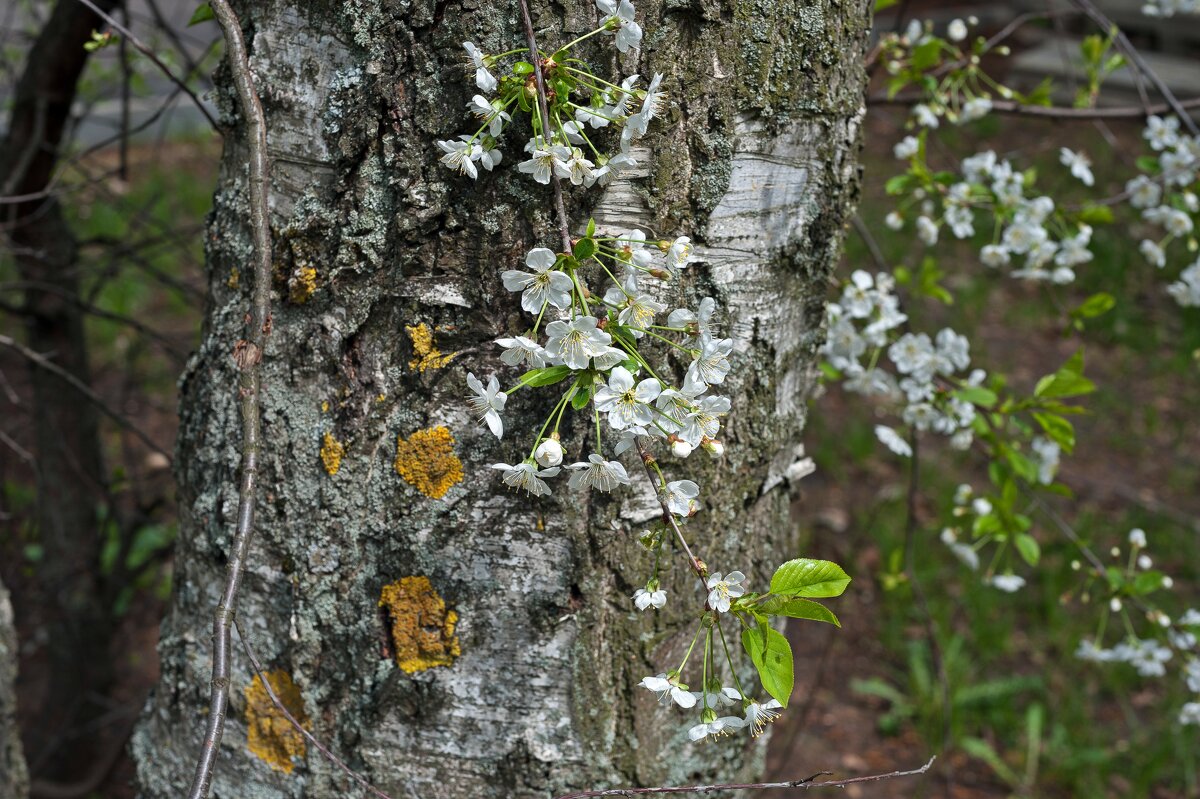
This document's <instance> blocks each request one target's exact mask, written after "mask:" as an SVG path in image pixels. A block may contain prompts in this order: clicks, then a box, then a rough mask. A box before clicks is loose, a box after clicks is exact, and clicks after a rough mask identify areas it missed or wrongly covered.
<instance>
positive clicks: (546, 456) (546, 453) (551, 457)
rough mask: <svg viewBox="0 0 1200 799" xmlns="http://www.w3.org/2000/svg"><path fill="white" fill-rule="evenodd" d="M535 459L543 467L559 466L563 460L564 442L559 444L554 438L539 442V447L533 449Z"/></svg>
mask: <svg viewBox="0 0 1200 799" xmlns="http://www.w3.org/2000/svg"><path fill="white" fill-rule="evenodd" d="M552 435H556V434H552ZM533 459H534V460H535V461H537V462H538V466H541V467H542V468H549V467H551V466H558V465H559V464H560V463H562V460H563V448H562V444H559V443H558V441H556V440H555V439H554V438H548V439H546V440H545V441H543V442H542V443H541V444H538V446H537V449H535V450H534V451H533Z"/></svg>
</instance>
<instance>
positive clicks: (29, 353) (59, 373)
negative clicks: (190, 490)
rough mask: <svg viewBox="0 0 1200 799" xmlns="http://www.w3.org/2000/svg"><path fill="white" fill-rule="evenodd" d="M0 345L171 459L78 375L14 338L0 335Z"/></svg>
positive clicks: (167, 453) (169, 454)
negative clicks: (62, 382) (65, 384)
mask: <svg viewBox="0 0 1200 799" xmlns="http://www.w3.org/2000/svg"><path fill="white" fill-rule="evenodd" d="M0 345H3V346H5V347H8V348H10V349H13V350H16V351H17V352H19V353H20V354H21V355H23V356H24V357H25V358H26V360H28V361H29V362H30V363H32V364H33V365H34V366H36V367H38V368H39V369H43V370H45V371H47V372H49V373H50V374H52V375H55V376H56V377H58V378H59V379H60V380H62V381H64V382H66V383H67V384H68V385H70V386H71V388H73V389H75V390H76V391H78V392H79V393H80V394H82V395H83V397H84V398H85V399H86V400H87V401H88V402H91V403H92V404H93V405H95V406H96V407H97V408H99V409H100V412H101V413H103V414H104V415H105V416H107V417H108V418H110V419H112V420H113V421H114V422H116V423H117V424H119V425H120V426H121V427H123V428H125V429H126V430H128V431H129V432H131V433H133V434H134V435H135V436H137V437H138V438H140V439H141V440H142V443H144V444H145V445H146V446H148V447H149V448H150V449H152V450H154V451H155V452H157V453H159V454H160V455H163V456H164V457H166V458H167V460H170V459H171V453H169V452H167V451H166V450H165V449H163V448H162V447H160V446H159V445H158V444H157V443H156V442H155V441H154V439H152V438H151V437H150V435H149V434H148V433H146V432H145V431H143V430H142V429H141V428H140V427H138V426H137V425H135V424H134V423H133V422H131V421H129V420H128V419H126V418H125V417H124V416H122V415H121V414H119V413H117V412H116V411H114V410H113V409H112V408H110V407H108V405H106V404H105V402H104V400H103V399H101V398H100V395H99V394H97V393H96V392H95V391H92V389H91V388H89V387H88V385H87V384H86V383H84V382H83V381H82V380H80V379H79V378H78V377H76V376H75V375H73V374H71V373H70V372H68V371H67V370H66V369H64V368H62V367H61V366H59V365H58V364H56V363H55V362H54V361H52V360H50V359H49V358H47V357H45V356H44V355H41V354H39V353H37V352H34V351H33V350H31V349H29V347H26V346H25V345H24V344H22V343H21V342H19V341H17V340H15V339H12V338H9V337H8V336H5V335H0Z"/></svg>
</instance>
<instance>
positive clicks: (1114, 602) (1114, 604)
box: [1108, 597, 1123, 613]
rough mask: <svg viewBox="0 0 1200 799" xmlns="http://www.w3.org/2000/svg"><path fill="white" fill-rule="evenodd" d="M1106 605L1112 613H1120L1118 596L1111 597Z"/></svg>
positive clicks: (1120, 606) (1120, 605)
mask: <svg viewBox="0 0 1200 799" xmlns="http://www.w3.org/2000/svg"><path fill="white" fill-rule="evenodd" d="M1108 607H1109V609H1110V610H1112V612H1113V613H1120V612H1121V608H1122V607H1123V605H1122V604H1121V600H1120V598H1118V597H1113V598H1112V599H1110V600H1108Z"/></svg>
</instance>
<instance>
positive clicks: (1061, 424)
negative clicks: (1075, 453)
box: [1033, 411, 1075, 454]
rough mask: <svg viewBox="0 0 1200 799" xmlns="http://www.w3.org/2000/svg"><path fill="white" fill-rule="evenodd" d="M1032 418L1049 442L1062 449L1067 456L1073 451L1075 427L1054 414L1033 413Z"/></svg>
mask: <svg viewBox="0 0 1200 799" xmlns="http://www.w3.org/2000/svg"><path fill="white" fill-rule="evenodd" d="M1033 418H1034V419H1035V420H1036V421H1037V423H1038V424H1039V425H1041V426H1042V430H1044V431H1045V432H1046V435H1047V436H1049V438H1050V440H1051V441H1053V442H1054V443H1056V444H1058V445H1059V446H1060V447H1062V448H1063V449H1064V450H1066V452H1067V453H1068V454H1070V453H1071V451H1072V450H1074V449H1075V426H1074V425H1072V424H1071V423H1070V422H1068V421H1067V420H1066V419H1064V418H1063V417H1061V416H1059V415H1058V414H1056V413H1039V412H1037V411H1034V413H1033Z"/></svg>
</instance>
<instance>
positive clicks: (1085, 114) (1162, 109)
mask: <svg viewBox="0 0 1200 799" xmlns="http://www.w3.org/2000/svg"><path fill="white" fill-rule="evenodd" d="M925 100H926V98H925V97H923V96H921V95H918V94H902V95H897V96H896V97H888V96H887V95H883V94H876V95H873V96H871V97H870V98H868V100H867V102H868V104H870V105H916V104H917V103H923V102H925ZM1177 107H1178V108H1180V109H1190V108H1200V97H1192V98H1189V99H1187V100H1176V101H1175V104H1174V105H1172V104H1170V103H1159V104H1158V105H1151V106H1141V105H1128V106H1116V107H1113V108H1066V107H1063V106H1055V105H1027V104H1024V103H1018V102H1014V101H1012V100H993V101H992V111H994V112H996V113H1000V114H1013V115H1016V116H1025V117H1043V118H1046V119H1068V120H1080V121H1083V120H1093V119H1145V118H1146V117H1148V116H1153V115H1155V114H1165V113H1167V112H1168V111H1175V110H1176V108H1177Z"/></svg>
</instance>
